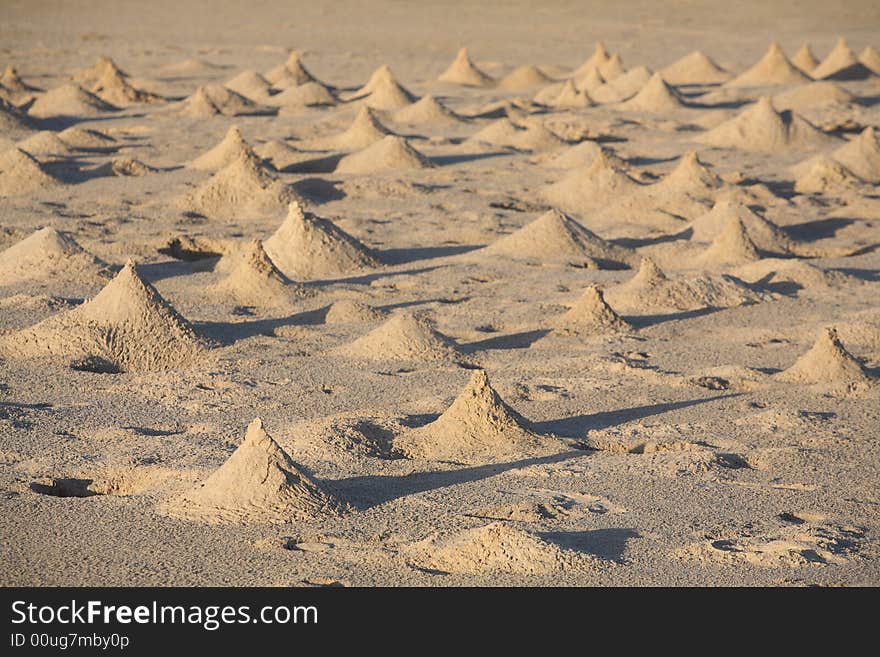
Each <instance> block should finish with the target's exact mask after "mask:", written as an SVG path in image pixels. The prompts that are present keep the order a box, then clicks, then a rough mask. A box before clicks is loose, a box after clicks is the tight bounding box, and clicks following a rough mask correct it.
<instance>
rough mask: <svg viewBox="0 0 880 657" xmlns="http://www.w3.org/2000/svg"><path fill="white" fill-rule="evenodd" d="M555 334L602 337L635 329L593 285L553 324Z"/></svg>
mask: <svg viewBox="0 0 880 657" xmlns="http://www.w3.org/2000/svg"><path fill="white" fill-rule="evenodd" d="M553 329H554V330H553V332H554V333H556V334H562V335H602V334H606V333H627V332H630V331H633V330H635V329H633V327H632V326H631V325H630V324H629V322H627V321H626V320H624V319H623V318H621V317H620V315H618V314H617V313H616V312H615V311H614V309H613V308H612V307H611V306H609V305H608V303H607V302H606V301H605V296H604V295H603V294H602V290H600V289H599V288H598V287H597V286H595V285H591V286H590V287H588V288H587V289H586V290H584V293H583V294H582V295H581V297H580V298H579V299H578V300H577V301H576V302H575V304H574V305H573V306H572V307H571V308H570V309H569V310H568V311H567V312H566V313H565V314H563V315H562V317H559V318H557V319H556V320H555V321H554V322H553Z"/></svg>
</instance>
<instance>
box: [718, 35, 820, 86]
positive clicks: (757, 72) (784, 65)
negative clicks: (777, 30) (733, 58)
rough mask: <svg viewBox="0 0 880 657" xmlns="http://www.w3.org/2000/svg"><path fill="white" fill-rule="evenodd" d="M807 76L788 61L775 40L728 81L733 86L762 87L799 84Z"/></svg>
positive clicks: (806, 79) (806, 78)
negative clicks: (753, 61) (755, 61)
mask: <svg viewBox="0 0 880 657" xmlns="http://www.w3.org/2000/svg"><path fill="white" fill-rule="evenodd" d="M808 80H809V78H808V77H807V76H806V75H804V73H803V72H802V71H801V70H800V69H799V68H797V67H796V66H795V65H794V64H792V63H791V61H789V59H788V57H786V56H785V53H784V52H783V51H782V46H780V45H779V43H777V42H776V41H774V42H773V43H771V44H770V47H769V48H768V49H767V52H766V53H765V54H764V56H763V57H762V58H761V59H760V60H759V61H758V63H757V64H755V65H754V66H752V67H751V68H750V69H748V70H747V71H745V72H743V73H741V74H740V75H738V76H737V77H735V78H734V79H733V80H731V81H730V82H728V83H727V84H729V85H730V86H733V87H762V86H768V85H775V84H801V83H803V82H807V81H808Z"/></svg>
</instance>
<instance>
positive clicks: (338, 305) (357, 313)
mask: <svg viewBox="0 0 880 657" xmlns="http://www.w3.org/2000/svg"><path fill="white" fill-rule="evenodd" d="M385 315H386V313H385V312H384V311H382V310H378V309H376V308H373V307H372V306H370V305H369V304H366V303H362V302H361V301H353V300H351V299H342V300H340V301H334V302H333V303H332V304H331V305H330V307H329V308H328V309H327V314H326V315H325V316H324V323H325V324H362V323H365V322H378V321H380V320H382V319H385Z"/></svg>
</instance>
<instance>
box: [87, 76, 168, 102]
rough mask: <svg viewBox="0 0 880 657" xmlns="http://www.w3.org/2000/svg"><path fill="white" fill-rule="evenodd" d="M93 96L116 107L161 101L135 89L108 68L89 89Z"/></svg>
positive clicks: (152, 95)
mask: <svg viewBox="0 0 880 657" xmlns="http://www.w3.org/2000/svg"><path fill="white" fill-rule="evenodd" d="M89 90H90V91H91V92H92V93H93V94H95V95H96V96H98V97H99V98H101V99H102V100H105V101H107V102H108V103H111V104H113V105H115V106H117V107H125V106H126V105H130V104H132V103H156V102H159V101H160V100H163V99H162V97H161V96H158V95H156V94H154V93H150V92H148V91H144V90H143V89H137V88H135V87H134V86H132V84H131V83H130V82H129V81H128V79H127V78H126V77H125V76H124V75H123V74H122V73H121V72H120V71H119V70H118V69H113V68H108V69H107V70H106V71H105V72H104V73H103V74H102V75H101V76H100V77H98V78H97V79H96V80H95V82H94V83H93V84H92V86H91V87H90V89H89Z"/></svg>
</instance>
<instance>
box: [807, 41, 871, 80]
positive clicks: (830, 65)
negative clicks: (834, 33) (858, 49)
mask: <svg viewBox="0 0 880 657" xmlns="http://www.w3.org/2000/svg"><path fill="white" fill-rule="evenodd" d="M811 75H812V77H813V78H814V79H816V80H864V79H865V78H869V77H871V76H873V75H874V72H873V71H872V70H871V69H869V68H868V67H867V66H865V65H864V64H862V63H861V62H860V61H859V59H858V58H857V57H856V54H855V53H854V52H853V51H852V49H851V48H850V47H849V44H848V43H847V42H846V39H844V38H843V37H841V38H840V39H838V40H837V44H835V46H834V48H833V49H832V51H831V52H830V53H828V56H827V57H826V58H825V59H823V60H822V63H820V64H819V65H818V66H817V67H816V68H814V69H813V71H812V72H811Z"/></svg>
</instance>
